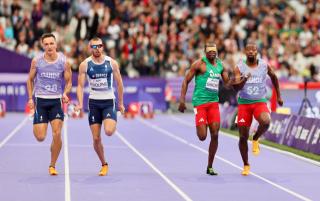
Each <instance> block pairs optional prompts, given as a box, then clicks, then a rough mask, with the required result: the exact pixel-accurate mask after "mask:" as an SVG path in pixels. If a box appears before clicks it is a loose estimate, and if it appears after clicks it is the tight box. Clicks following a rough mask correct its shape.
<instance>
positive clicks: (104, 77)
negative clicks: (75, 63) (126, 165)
mask: <svg viewBox="0 0 320 201" xmlns="http://www.w3.org/2000/svg"><path fill="white" fill-rule="evenodd" d="M89 45H90V49H91V56H90V57H88V58H87V59H86V60H84V61H83V62H82V63H81V64H80V66H79V77H78V87H77V97H78V102H79V104H78V105H77V106H76V109H75V110H76V111H79V110H81V109H82V108H83V88H84V84H85V80H86V77H87V80H88V82H89V89H90V90H89V114H88V119H89V124H90V129H91V132H92V137H93V147H94V150H95V151H96V153H97V155H98V157H99V159H100V161H101V164H102V168H101V170H100V172H99V175H100V176H105V175H107V173H108V163H107V162H106V160H105V157H104V151H103V145H102V143H101V134H100V132H101V124H103V126H104V132H105V134H106V135H108V136H111V135H112V134H113V133H114V132H115V130H116V125H117V109H118V110H119V111H120V112H121V113H122V114H123V113H124V106H123V84H122V78H121V74H120V70H119V65H118V63H117V62H116V61H115V60H114V59H112V58H110V57H108V56H106V55H104V50H103V43H102V40H101V39H100V38H93V39H91V40H90V44H89ZM113 78H114V79H115V80H116V82H117V92H118V100H117V101H118V105H116V100H115V95H114V89H113Z"/></svg>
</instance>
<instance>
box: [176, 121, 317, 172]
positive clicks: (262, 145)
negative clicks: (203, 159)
mask: <svg viewBox="0 0 320 201" xmlns="http://www.w3.org/2000/svg"><path fill="white" fill-rule="evenodd" d="M170 117H171V118H172V119H173V120H175V121H177V122H179V123H181V124H183V125H186V126H189V127H193V128H194V125H193V124H190V123H187V122H186V121H185V120H183V119H180V118H178V117H175V116H173V115H171V116H170ZM219 133H221V134H223V136H226V137H229V138H232V139H236V140H239V138H238V137H236V136H234V135H231V134H229V133H226V132H223V131H219ZM249 143H251V141H249ZM260 147H263V148H265V149H268V150H271V151H274V152H277V153H281V154H285V155H287V156H291V157H294V158H296V159H299V160H302V161H305V162H308V163H311V164H313V165H317V166H320V162H318V161H315V160H312V159H309V158H305V157H302V156H299V155H296V154H294V153H291V152H288V151H283V150H280V149H276V148H273V147H269V146H266V145H264V144H260Z"/></svg>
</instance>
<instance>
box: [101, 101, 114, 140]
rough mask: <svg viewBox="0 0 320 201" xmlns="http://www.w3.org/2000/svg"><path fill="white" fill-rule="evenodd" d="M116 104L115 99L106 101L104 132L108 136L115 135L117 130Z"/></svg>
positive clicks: (103, 112)
mask: <svg viewBox="0 0 320 201" xmlns="http://www.w3.org/2000/svg"><path fill="white" fill-rule="evenodd" d="M115 105H116V103H115V101H114V100H108V101H106V103H105V105H104V108H103V111H102V119H103V127H104V132H105V134H106V135H107V136H111V135H113V133H114V132H115V131H116V127H117V111H116V107H115Z"/></svg>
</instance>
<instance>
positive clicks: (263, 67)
mask: <svg viewBox="0 0 320 201" xmlns="http://www.w3.org/2000/svg"><path fill="white" fill-rule="evenodd" d="M245 53H246V57H247V59H246V60H240V61H239V62H238V64H237V66H236V68H235V69H234V75H235V79H236V80H235V82H234V88H235V89H237V90H240V93H239V98H238V104H239V105H238V120H237V121H238V122H237V123H238V127H239V133H240V138H239V149H240V154H241V157H242V160H243V163H244V168H243V171H242V175H244V176H247V175H248V174H249V173H250V165H249V161H248V142H247V141H248V138H249V129H250V126H251V123H252V117H254V118H255V119H256V120H257V121H258V123H259V126H258V129H257V131H256V133H255V134H254V135H253V141H252V152H253V154H254V155H258V154H259V152H260V149H259V138H260V136H261V135H263V134H264V133H265V132H266V131H267V130H268V127H269V124H270V111H269V109H268V107H267V104H266V102H267V99H266V94H267V88H266V79H267V75H269V77H270V78H271V81H272V84H273V86H274V87H275V90H276V93H277V102H278V104H279V105H281V106H282V105H283V100H282V98H281V94H280V89H279V82H278V79H277V76H276V75H275V73H274V71H273V70H272V68H271V67H270V65H269V64H268V63H267V62H266V61H264V60H262V59H258V58H257V54H258V50H257V45H256V44H255V43H252V42H249V43H248V44H247V45H246V47H245ZM241 75H242V76H241ZM243 76H245V77H246V79H241V80H240V78H241V77H243ZM235 83H238V84H235Z"/></svg>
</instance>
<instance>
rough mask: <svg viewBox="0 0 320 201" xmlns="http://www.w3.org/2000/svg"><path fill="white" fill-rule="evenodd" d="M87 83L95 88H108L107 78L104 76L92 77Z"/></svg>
mask: <svg viewBox="0 0 320 201" xmlns="http://www.w3.org/2000/svg"><path fill="white" fill-rule="evenodd" d="M89 83H90V86H91V88H92V89H96V90H107V89H108V83H107V79H105V78H98V79H92V80H90V82H89Z"/></svg>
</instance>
